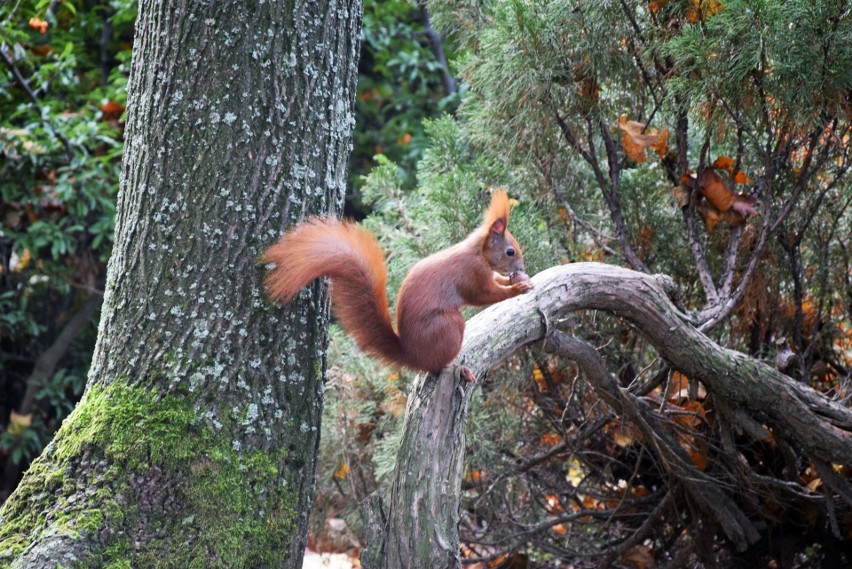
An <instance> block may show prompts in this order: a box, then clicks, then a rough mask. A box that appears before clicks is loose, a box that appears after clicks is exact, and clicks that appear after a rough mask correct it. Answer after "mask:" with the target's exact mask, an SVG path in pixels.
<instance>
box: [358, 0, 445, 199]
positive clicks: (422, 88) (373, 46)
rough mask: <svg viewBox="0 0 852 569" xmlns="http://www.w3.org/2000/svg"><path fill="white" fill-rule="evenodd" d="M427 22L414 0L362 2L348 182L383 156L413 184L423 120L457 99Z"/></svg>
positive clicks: (408, 184)
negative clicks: (444, 77)
mask: <svg viewBox="0 0 852 569" xmlns="http://www.w3.org/2000/svg"><path fill="white" fill-rule="evenodd" d="M424 26H425V21H424V18H423V15H422V13H421V12H420V11H419V10H418V9H417V4H416V3H415V2H413V1H412V0H393V1H390V2H379V1H376V0H368V1H366V2H365V3H364V19H363V28H362V31H361V41H362V43H361V60H360V62H359V75H358V93H357V96H356V101H355V109H356V113H357V121H356V125H355V132H354V140H353V151H352V158H351V161H350V164H351V165H352V170H353V172H352V177H351V179H350V183H351V184H352V185H353V186H355V187H358V186H360V182H359V179H358V177H359V175H361V174H365V173H366V172H368V171H369V170H370V168H372V166H373V162H372V160H373V157H374V156H375V155H378V154H382V155H385V156H387V157H388V158H390V159H391V160H393V161H394V162H395V163H397V164H398V165H399V167H400V169H401V172H402V173H403V185H404V187H405V188H407V189H410V188H412V187H413V186H414V176H413V174H414V166H415V164H416V163H417V161H418V160H419V158H420V156H421V155H422V153H423V150H424V148H425V144H426V136H425V132H424V130H423V125H422V121H423V120H424V119H425V118H429V117H432V116H435V115H437V114H438V113H439V112H441V111H444V110H450V109H453V108H454V107H455V106H456V105H457V103H458V94H457V93H447V92H446V89H445V87H444V86H443V84H442V70H443V66H442V65H441V64H440V62H439V61H438V60H437V59H436V56H435V54H434V53H433V51H432V49H431V47H430V45H429V41H428V38H427V36H426V34H425V27H424Z"/></svg>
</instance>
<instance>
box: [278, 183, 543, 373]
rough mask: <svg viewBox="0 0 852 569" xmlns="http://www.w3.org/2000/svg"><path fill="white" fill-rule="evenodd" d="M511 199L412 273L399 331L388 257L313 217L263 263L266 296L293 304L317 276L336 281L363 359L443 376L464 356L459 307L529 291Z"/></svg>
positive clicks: (359, 235)
mask: <svg viewBox="0 0 852 569" xmlns="http://www.w3.org/2000/svg"><path fill="white" fill-rule="evenodd" d="M508 223H509V198H508V196H507V195H506V192H505V191H504V190H495V191H494V192H493V194H492V196H491V203H490V205H489V206H488V210H487V211H486V212H485V219H484V221H483V223H482V225H481V226H480V227H479V228H478V229H477V230H476V231H474V232H473V233H471V234H470V235H468V236H467V238H465V239H464V240H463V241H461V242H459V243H456V244H455V245H453V246H451V247H449V248H447V249H444V250H443V251H440V252H438V253H436V254H434V255H432V256H430V257H427V258H425V259H423V260H421V261H420V262H418V263H417V264H415V265H414V267H412V269H411V271H410V272H409V273H408V275H407V276H406V277H405V280H404V281H403V283H402V287H400V289H399V297H398V299H397V310H396V321H397V330H398V334H397V332H395V331H394V329H393V326H392V325H391V318H390V311H389V310H388V300H387V294H386V292H385V284H386V282H387V270H386V269H385V263H384V253H383V252H382V250H381V248H380V247H379V244H378V242H377V241H376V238H375V237H373V236H372V235H371V234H370V233H368V232H367V231H366V230H364V229H363V228H361V227H360V226H358V225H355V224H354V223H351V222H345V221H338V220H336V219H321V218H314V219H310V220H308V221H305V222H303V223H300V224H299V225H297V226H296V227H294V228H293V229H291V230H290V231H288V232H287V233H285V234H284V235H283V236H282V237H281V239H280V240H279V241H278V243H276V244H275V245H273V246H272V247H270V248H269V249H268V250H267V251H266V254H265V255H264V258H263V260H264V262H267V263H274V264H275V267H274V268H273V269H272V270H270V271H269V273H268V274H267V276H266V280H265V285H266V289H267V292H268V293H269V296H270V297H271V298H273V299H275V300H280V301H282V302H284V303H287V302H289V301H290V300H292V299H293V297H294V296H295V295H296V294H297V293H298V292H299V290H300V289H301V288H303V287H304V286H306V285H307V284H309V283H310V282H311V281H312V280H314V279H316V278H318V277H320V276H328V277H330V278H331V283H332V286H331V299H332V306H333V308H334V312H335V315H336V316H337V318H338V320H339V321H340V324H341V326H342V327H343V329H344V330H345V331H346V332H347V333H349V334H350V335H351V336H352V337H353V338H355V341H356V343H357V344H358V346H359V347H360V348H361V349H362V350H364V351H365V352H367V353H369V354H372V355H375V356H377V357H379V358H381V359H383V360H385V361H386V362H389V363H392V364H396V365H399V366H404V367H409V368H413V369H417V370H423V371H428V372H433V373H438V372H439V371H440V370H441V369H442V368H444V367H446V366H447V365H449V364H450V363H451V362H452V361H453V360H454V359H455V357H456V356H457V355H458V353H459V350H460V349H461V343H462V337H463V335H464V318H462V315H461V312H459V308H460V307H461V306H462V305H465V304H469V305H477V306H482V305H487V304H493V303H495V302H499V301H501V300H504V299H506V298H510V297H513V296H516V295H518V294H521V293H522V292H526V291H527V290H529V289H531V288H532V284H531V283H530V282H529V279H527V278H524V279H521V280H520V281H519V282H517V283H515V284H509V283H510V279H508V278H506V277H505V276H501V275H507V274H510V273H523V269H524V264H523V257H522V255H521V250H520V247H519V246H518V242H517V241H516V240H515V238H514V237H513V236H512V234H511V233H509V231H508V230H507V226H508Z"/></svg>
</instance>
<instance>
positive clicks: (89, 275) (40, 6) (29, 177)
mask: <svg viewBox="0 0 852 569" xmlns="http://www.w3.org/2000/svg"><path fill="white" fill-rule="evenodd" d="M135 14H136V5H135V2H132V1H129V0H113V1H111V2H104V3H97V4H91V3H86V4H83V5H81V4H79V3H74V2H70V1H63V2H54V3H49V2H44V1H36V0H21V1H20V2H6V3H4V4H3V5H2V6H0V51H2V54H0V55H1V56H2V59H0V216H2V217H0V313H2V315H0V369H2V372H0V391H2V392H3V393H5V394H7V395H5V396H4V397H3V398H0V418H2V419H3V421H4V422H5V420H6V418H7V417H8V416H9V413H10V411H11V410H12V409H16V410H17V409H19V407H18V406H19V404H20V401H21V399H22V398H23V397H24V394H25V393H26V392H27V391H29V392H30V395H31V397H30V399H31V400H32V401H34V403H33V405H32V408H31V409H29V410H24V412H25V413H26V414H27V415H32V423H31V425H30V427H29V428H28V429H26V430H25V431H23V433H21V434H20V435H12V434H10V433H8V432H6V433H4V434H3V435H2V441H1V442H0V448H2V449H3V450H4V451H5V452H6V453H8V454H7V455H6V456H4V455H3V454H2V453H0V459H6V460H11V461H12V462H14V463H15V464H19V466H20V468H23V467H25V466H26V462H28V461H29V459H31V458H32V457H33V456H34V455H35V454H37V453H38V452H39V451H40V450H41V447H42V446H43V445H44V444H45V443H46V442H47V440H48V439H49V438H50V437H51V436H52V433H53V431H55V429H56V428H57V426H58V425H59V423H60V422H61V421H62V419H63V418H64V417H65V416H66V415H67V414H68V412H69V411H70V410H71V408H72V407H73V404H74V403H75V402H76V401H77V399H78V398H79V396H80V394H81V392H82V384H83V378H84V377H85V373H86V370H87V368H88V362H89V359H90V357H91V351H92V347H93V345H94V337H95V336H94V324H95V322H94V321H93V322H91V323H90V324H89V326H88V327H86V328H85V329H84V330H83V331H82V332H81V333H79V334H78V336H77V337H76V338H75V339H74V340H73V341H72V342H70V343H67V342H63V344H64V345H65V348H64V354H63V355H61V357H60V358H59V361H58V363H57V365H56V367H55V368H54V369H51V370H48V373H49V376H50V379H49V380H48V381H47V382H46V383H45V384H44V385H29V384H28V378H29V377H30V375H31V373H32V369H33V365H34V363H35V361H36V360H37V359H38V358H39V356H41V355H42V354H43V353H44V352H45V351H46V350H48V349H49V348H50V347H51V346H54V345H55V342H56V341H57V339H58V337H59V333H60V332H61V331H62V329H63V327H64V326H65V324H66V322H67V321H68V320H69V319H71V318H72V317H73V315H74V314H75V313H76V312H77V311H78V310H79V309H80V307H81V306H83V305H84V304H85V302H86V299H87V297H89V296H90V295H91V294H101V293H100V292H98V289H99V288H101V287H102V281H103V277H104V273H105V264H106V260H107V259H108V257H109V254H110V250H111V247H112V234H113V216H114V210H115V196H116V192H117V190H118V178H119V172H120V166H121V151H122V135H123V123H122V114H123V108H124V107H123V105H124V103H125V100H126V94H125V86H126V83H127V75H128V72H129V62H130V42H131V34H132V24H133V20H134V18H135ZM33 391H35V393H32V392H33ZM9 472H13V471H11V470H10V471H9ZM6 490H7V491H8V490H9V489H6Z"/></svg>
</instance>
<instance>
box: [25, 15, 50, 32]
mask: <svg viewBox="0 0 852 569" xmlns="http://www.w3.org/2000/svg"><path fill="white" fill-rule="evenodd" d="M28 23H29V26H30V27H31V28H32V29H34V30H38V32H39V33H40V34H43V33H45V32H47V26H48V24H47V22H45V21H44V20H42V19H41V18H38V17H35V16H33V17H32V18H30V21H29V22H28Z"/></svg>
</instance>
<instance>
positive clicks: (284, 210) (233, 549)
mask: <svg viewBox="0 0 852 569" xmlns="http://www.w3.org/2000/svg"><path fill="white" fill-rule="evenodd" d="M360 18H361V3H360V0H339V1H330V2H306V1H298V0H296V1H287V2H269V1H264V0H257V1H253V2H248V3H246V2H209V1H203V0H152V1H149V2H142V3H140V12H139V18H138V21H137V25H136V44H135V46H134V51H133V57H134V59H133V64H132V71H131V79H130V86H129V91H128V120H127V130H126V148H125V149H126V152H125V160H124V167H123V178H122V184H121V190H120V193H119V198H118V210H117V214H116V243H115V249H114V251H113V255H112V258H111V260H110V264H109V269H108V276H107V284H106V291H105V292H106V294H105V298H104V306H103V312H102V318H101V324H100V330H99V336H98V343H97V347H96V349H95V355H94V358H93V362H92V368H91V371H90V374H89V381H88V385H87V389H86V393H85V395H84V398H83V400H82V401H81V402H80V404H79V406H78V407H77V409H76V410H75V411H74V413H73V414H72V415H71V416H70V417H69V418H68V419H67V420H66V421H65V423H64V424H63V426H62V428H61V429H60V431H59V433H58V434H57V436H56V438H55V440H54V441H53V442H52V443H51V444H50V445H49V446H48V448H46V449H45V452H44V453H43V455H42V456H41V457H40V458H39V459H38V460H37V461H35V462H34V464H33V466H32V467H31V469H30V470H29V471H28V473H27V474H26V475H25V478H24V480H23V481H22V483H21V484H20V486H19V488H18V490H17V491H16V492H15V493H14V494H13V495H12V497H11V498H10V499H9V500H8V502H7V503H6V504H5V505H4V507H3V509H2V511H0V566H11V567H15V568H24V567H26V568H38V567H50V568H53V567H56V566H57V565H60V564H61V565H63V566H68V567H70V566H83V567H98V566H107V565H109V566H116V567H118V566H121V567H125V566H126V567H129V566H133V567H154V566H156V567H180V568H186V567H301V563H302V554H303V551H304V544H305V531H306V523H307V517H308V511H309V509H310V503H311V498H312V493H313V478H314V462H315V456H316V447H317V444H318V439H319V421H320V413H321V406H322V400H321V378H322V375H323V372H324V368H325V345H326V338H325V331H326V320H327V302H326V298H325V294H324V292H323V291H322V288H321V287H320V286H318V285H314V286H313V287H312V288H311V289H310V290H309V291H307V292H304V293H302V295H301V296H300V297H299V299H297V301H296V302H295V303H294V304H293V305H292V306H291V307H289V309H287V310H284V309H281V308H280V307H274V306H271V305H270V304H269V303H268V302H266V300H265V298H264V295H263V292H262V288H261V285H260V281H261V278H262V275H263V267H261V266H259V263H258V259H259V257H260V253H261V252H262V250H263V248H264V247H266V246H268V245H269V244H270V243H272V242H273V241H274V240H275V239H276V238H277V237H278V235H279V234H280V232H281V231H282V230H283V229H284V228H285V227H286V226H287V225H289V224H290V223H292V222H293V221H294V220H296V219H298V218H299V217H301V216H303V215H305V214H306V213H317V212H324V211H334V210H338V209H339V208H340V206H341V205H342V199H343V191H344V182H345V170H346V164H347V160H348V156H349V151H350V149H351V130H352V125H353V122H354V119H353V113H352V107H353V99H354V92H355V78H356V67H357V57H358V35H359V29H360Z"/></svg>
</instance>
